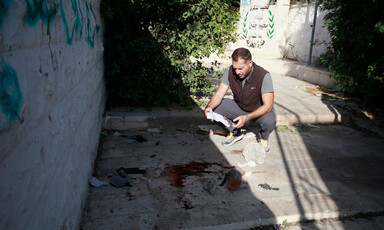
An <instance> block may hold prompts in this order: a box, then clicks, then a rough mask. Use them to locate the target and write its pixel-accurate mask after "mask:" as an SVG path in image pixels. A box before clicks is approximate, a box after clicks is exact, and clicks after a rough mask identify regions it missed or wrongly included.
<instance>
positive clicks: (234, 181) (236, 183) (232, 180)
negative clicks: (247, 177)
mask: <svg viewBox="0 0 384 230" xmlns="http://www.w3.org/2000/svg"><path fill="white" fill-rule="evenodd" d="M244 174H245V172H244V171H243V170H242V169H240V168H239V167H235V168H233V169H231V171H229V172H228V173H227V175H228V189H229V190H237V189H239V188H240V185H241V177H242V176H243V175H244Z"/></svg>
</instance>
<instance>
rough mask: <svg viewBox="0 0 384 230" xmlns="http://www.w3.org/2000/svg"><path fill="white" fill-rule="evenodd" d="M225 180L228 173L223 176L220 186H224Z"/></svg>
mask: <svg viewBox="0 0 384 230" xmlns="http://www.w3.org/2000/svg"><path fill="white" fill-rule="evenodd" d="M227 180H228V175H227V174H225V177H224V179H223V181H222V182H221V183H220V186H224V185H225V183H226V182H227Z"/></svg>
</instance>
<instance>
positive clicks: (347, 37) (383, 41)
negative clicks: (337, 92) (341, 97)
mask: <svg viewBox="0 0 384 230" xmlns="http://www.w3.org/2000/svg"><path fill="white" fill-rule="evenodd" d="M321 7H322V9H325V10H328V11H329V13H328V14H327V15H326V17H325V20H326V25H327V27H328V30H329V32H330V35H331V44H330V46H329V47H328V51H327V53H326V54H324V55H323V56H322V57H321V60H322V62H323V63H326V64H327V65H328V66H329V70H330V71H331V76H332V77H334V78H335V79H336V80H337V81H338V83H339V85H340V86H343V88H344V90H346V91H350V92H353V93H354V94H356V95H357V96H359V97H360V98H362V99H363V100H364V102H365V103H366V104H368V105H369V104H370V105H375V106H379V105H380V104H381V105H384V102H383V100H382V98H383V96H384V78H383V77H384V59H383V52H384V26H383V23H384V14H383V13H382V11H383V8H384V1H381V0H367V1H361V0H350V1H346V0H342V1H340V0H323V1H321Z"/></svg>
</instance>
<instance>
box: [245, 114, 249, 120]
mask: <svg viewBox="0 0 384 230" xmlns="http://www.w3.org/2000/svg"><path fill="white" fill-rule="evenodd" d="M245 117H246V118H247V120H246V121H245V122H247V121H249V117H248V114H245Z"/></svg>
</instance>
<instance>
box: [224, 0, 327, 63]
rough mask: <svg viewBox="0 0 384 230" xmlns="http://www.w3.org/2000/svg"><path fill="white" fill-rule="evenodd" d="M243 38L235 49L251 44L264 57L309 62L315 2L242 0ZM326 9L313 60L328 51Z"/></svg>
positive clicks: (318, 26) (320, 15)
mask: <svg viewBox="0 0 384 230" xmlns="http://www.w3.org/2000/svg"><path fill="white" fill-rule="evenodd" d="M240 4H241V6H240V14H241V18H240V22H239V25H238V31H237V33H238V34H239V36H240V37H239V38H240V39H239V41H238V42H237V43H236V44H233V45H232V47H231V48H232V49H233V48H237V47H247V48H249V49H250V50H251V52H252V53H255V54H257V56H260V57H269V58H289V59H293V60H298V61H308V57H309V48H310V41H311V34H312V27H311V25H312V24H313V18H314V8H315V5H314V4H312V5H307V4H305V5H303V6H293V7H290V1H289V0H277V1H276V4H275V5H269V0H241V1H240ZM325 14H326V13H325V12H321V11H318V13H317V20H316V31H315V39H314V40H315V45H314V47H313V55H312V60H316V59H317V58H318V57H319V56H320V55H321V54H322V53H324V52H325V50H326V43H327V42H329V41H330V37H329V33H328V31H327V29H326V28H325V27H324V21H323V18H324V16H325Z"/></svg>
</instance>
